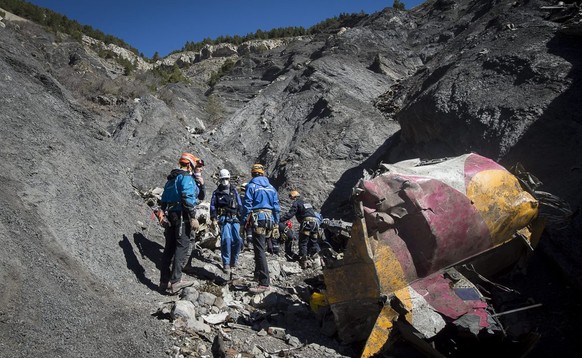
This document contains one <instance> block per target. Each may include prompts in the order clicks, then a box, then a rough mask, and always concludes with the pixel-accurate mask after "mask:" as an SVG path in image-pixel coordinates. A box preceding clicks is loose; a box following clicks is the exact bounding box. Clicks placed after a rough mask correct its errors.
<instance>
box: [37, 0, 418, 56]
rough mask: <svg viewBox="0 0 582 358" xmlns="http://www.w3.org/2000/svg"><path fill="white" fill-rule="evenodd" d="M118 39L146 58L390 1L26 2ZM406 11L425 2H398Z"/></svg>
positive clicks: (304, 23) (369, 10) (305, 24)
mask: <svg viewBox="0 0 582 358" xmlns="http://www.w3.org/2000/svg"><path fill="white" fill-rule="evenodd" d="M28 1H29V2H30V3H33V4H36V5H39V6H42V7H46V8H49V9H51V10H53V11H56V12H58V13H60V14H63V15H65V16H67V17H68V18H69V19H73V20H77V21H78V22H80V23H81V24H83V25H91V26H92V27H93V28H95V29H99V30H101V31H103V32H104V33H106V34H110V35H113V36H115V37H118V38H120V39H122V40H123V41H125V42H126V43H128V44H129V45H131V46H133V47H135V48H137V49H138V50H139V51H140V52H142V53H143V54H144V55H145V56H147V57H152V56H153V54H154V52H156V51H157V52H158V53H159V54H160V56H166V55H167V54H168V53H170V52H172V51H174V50H179V49H181V48H182V47H183V46H184V44H185V43H186V42H187V41H192V42H198V41H202V40H203V39H204V38H207V37H208V38H211V39H214V38H216V37H218V36H221V35H246V34H248V33H254V32H255V31H257V30H258V29H261V30H265V31H268V30H271V29H273V28H277V27H287V26H303V27H304V28H308V27H310V26H312V25H315V24H317V23H318V22H320V21H322V20H325V19H327V18H330V17H334V16H337V15H339V14H340V13H357V12H360V11H364V12H365V13H368V14H371V13H374V12H376V11H379V10H382V9H384V8H385V7H389V6H392V4H393V0H287V1H283V0H170V1H160V0H99V1H97V0H28ZM402 2H403V3H404V4H405V5H406V9H411V8H413V7H414V6H417V5H419V4H421V3H423V2H424V0H403V1H402Z"/></svg>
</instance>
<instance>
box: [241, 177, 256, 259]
mask: <svg viewBox="0 0 582 358" xmlns="http://www.w3.org/2000/svg"><path fill="white" fill-rule="evenodd" d="M247 185H248V183H242V184H241V185H240V187H239V190H240V196H241V197H242V198H244V196H245V193H246V191H247ZM240 237H241V240H242V244H241V251H243V250H245V249H248V248H249V245H250V244H251V243H252V241H253V228H252V227H250V226H245V225H243V226H241V228H240Z"/></svg>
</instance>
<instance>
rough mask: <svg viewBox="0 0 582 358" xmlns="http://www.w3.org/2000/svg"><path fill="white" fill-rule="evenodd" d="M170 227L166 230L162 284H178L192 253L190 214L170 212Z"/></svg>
mask: <svg viewBox="0 0 582 358" xmlns="http://www.w3.org/2000/svg"><path fill="white" fill-rule="evenodd" d="M168 220H169V222H170V226H168V227H166V228H165V230H164V237H165V239H166V245H165V246H164V252H163V254H162V267H161V269H160V283H162V284H165V283H167V282H172V283H173V282H178V281H180V279H181V278H182V268H183V266H184V264H185V263H186V259H187V258H188V254H189V251H190V218H189V215H188V213H185V212H184V213H182V212H170V213H169V214H168Z"/></svg>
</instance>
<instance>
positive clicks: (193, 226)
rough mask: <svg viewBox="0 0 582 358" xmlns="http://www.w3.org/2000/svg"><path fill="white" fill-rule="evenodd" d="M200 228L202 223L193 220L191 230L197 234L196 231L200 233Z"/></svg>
mask: <svg viewBox="0 0 582 358" xmlns="http://www.w3.org/2000/svg"><path fill="white" fill-rule="evenodd" d="M199 228H200V223H199V222H198V219H196V218H191V219H190V230H191V231H192V232H196V231H198V229H199Z"/></svg>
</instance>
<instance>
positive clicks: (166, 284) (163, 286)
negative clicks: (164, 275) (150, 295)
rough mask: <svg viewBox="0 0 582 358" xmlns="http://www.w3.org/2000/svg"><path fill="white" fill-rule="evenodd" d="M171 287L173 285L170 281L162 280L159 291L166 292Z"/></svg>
mask: <svg viewBox="0 0 582 358" xmlns="http://www.w3.org/2000/svg"><path fill="white" fill-rule="evenodd" d="M171 287H172V285H171V284H170V283H169V282H165V281H160V284H159V285H158V291H159V292H161V293H165V292H167V291H168V290H169V289H170V288H171Z"/></svg>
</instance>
